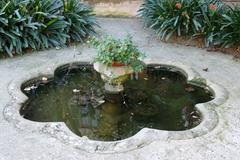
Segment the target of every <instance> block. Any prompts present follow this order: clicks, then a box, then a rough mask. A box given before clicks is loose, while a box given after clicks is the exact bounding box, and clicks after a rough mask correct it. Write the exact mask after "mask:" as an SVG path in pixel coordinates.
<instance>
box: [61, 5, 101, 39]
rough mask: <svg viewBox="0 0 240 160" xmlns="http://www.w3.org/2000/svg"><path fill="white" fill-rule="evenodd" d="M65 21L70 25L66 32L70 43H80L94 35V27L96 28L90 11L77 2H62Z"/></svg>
mask: <svg viewBox="0 0 240 160" xmlns="http://www.w3.org/2000/svg"><path fill="white" fill-rule="evenodd" d="M63 3H64V11H63V15H64V17H65V20H66V21H67V22H68V23H69V24H70V25H68V27H67V28H66V32H67V33H68V34H69V35H70V41H78V42H82V41H83V38H86V37H87V36H88V35H89V34H90V35H93V34H95V31H94V27H93V26H98V25H97V23H96V20H95V17H94V15H93V12H92V10H91V9H90V8H89V7H87V6H86V5H83V4H82V3H81V2H80V1H79V0H63Z"/></svg>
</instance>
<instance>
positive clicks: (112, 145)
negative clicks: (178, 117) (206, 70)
mask: <svg viewBox="0 0 240 160" xmlns="http://www.w3.org/2000/svg"><path fill="white" fill-rule="evenodd" d="M144 62H145V64H147V65H150V64H157V65H160V66H164V67H172V68H173V69H174V70H175V71H179V72H181V73H182V74H183V75H184V76H186V78H187V81H188V83H194V82H195V80H198V79H203V78H201V77H200V75H199V74H198V73H197V72H195V71H194V70H193V69H191V68H189V67H187V66H185V65H183V64H181V63H178V62H166V61H164V62H161V61H159V60H145V61H144ZM67 64H71V63H67ZM72 64H88V62H73V63H72ZM64 65H66V64H61V65H59V66H58V67H53V68H51V70H47V71H43V72H42V73H41V74H40V73H39V72H35V73H29V74H27V75H23V76H22V77H21V78H19V79H16V80H13V81H11V82H10V84H9V86H8V93H9V95H10V97H11V101H10V102H9V103H8V104H7V105H6V106H5V108H4V111H3V115H4V117H5V119H6V120H7V121H8V122H9V123H12V124H13V125H14V126H15V127H16V128H18V129H20V130H27V131H30V132H37V133H43V134H46V135H49V136H52V137H55V138H56V139H58V140H60V141H61V142H63V143H65V144H68V145H70V146H72V147H74V148H77V149H80V150H83V151H86V152H90V153H119V152H126V151H129V150H134V149H137V148H141V147H144V146H145V145H147V144H150V143H151V142H153V141H157V140H162V141H168V140H184V139H192V138H195V137H199V136H203V135H205V134H207V133H209V132H210V131H212V130H213V129H214V128H215V127H216V126H217V124H218V114H217V112H216V111H215V108H216V107H217V106H220V105H222V104H223V103H224V102H225V101H226V100H227V99H228V92H227V91H226V89H225V88H224V87H222V86H220V85H218V84H216V83H213V82H211V81H209V80H205V81H204V83H205V85H206V86H207V87H208V88H209V89H210V90H211V92H212V93H213V94H214V97H215V98H214V99H213V100H212V101H209V102H206V103H201V104H196V105H195V107H196V108H197V109H198V110H199V111H200V113H201V114H202V122H201V123H200V124H199V125H198V126H196V127H194V128H192V129H189V130H185V131H164V130H157V129H150V128H143V129H142V130H140V131H139V132H138V133H137V134H135V135H133V136H132V137H129V138H127V139H123V140H120V141H112V142H102V141H94V140H89V139H87V137H79V136H77V135H75V134H74V133H73V132H72V131H71V130H70V129H69V128H68V127H67V126H66V125H65V123H64V122H47V123H46V122H33V121H30V120H27V119H24V118H23V117H22V116H21V115H20V113H19V110H20V108H21V107H22V105H21V104H22V103H24V102H25V101H26V100H27V99H28V97H27V96H25V95H24V93H23V92H22V91H21V86H22V84H23V83H24V82H26V81H28V80H29V79H32V78H34V77H40V76H47V75H48V77H52V76H53V74H54V72H55V71H56V70H57V69H58V68H60V67H62V66H64ZM195 85H196V84H195Z"/></svg>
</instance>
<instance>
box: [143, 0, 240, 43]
mask: <svg viewBox="0 0 240 160" xmlns="http://www.w3.org/2000/svg"><path fill="white" fill-rule="evenodd" d="M239 10H240V9H239V7H235V8H233V9H232V8H230V7H229V6H227V5H226V4H225V3H223V2H222V1H220V0H145V1H144V3H143V5H142V7H141V9H140V10H139V12H140V16H141V17H142V18H143V19H144V22H145V24H146V26H148V27H150V28H152V29H154V30H156V32H157V34H158V35H159V37H160V38H161V39H162V40H163V39H164V40H168V39H169V38H170V37H171V36H172V35H174V34H175V35H177V36H181V35H184V34H188V35H191V36H193V37H196V36H199V35H200V36H201V37H203V38H204V40H205V45H206V46H207V47H209V46H213V45H217V46H220V45H222V46H224V47H229V46H232V45H236V44H239V41H240V40H239V38H240V34H239V32H240V31H239V30H240V27H239V26H240V11H239Z"/></svg>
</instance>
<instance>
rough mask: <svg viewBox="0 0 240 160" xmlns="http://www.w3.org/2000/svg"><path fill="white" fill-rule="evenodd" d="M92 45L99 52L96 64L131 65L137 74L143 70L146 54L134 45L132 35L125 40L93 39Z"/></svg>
mask: <svg viewBox="0 0 240 160" xmlns="http://www.w3.org/2000/svg"><path fill="white" fill-rule="evenodd" d="M90 43H91V45H92V46H93V47H95V48H96V49H97V50H98V54H97V56H96V57H95V62H100V63H103V64H105V65H108V66H109V65H110V66H111V65H112V64H114V63H118V64H124V65H130V66H131V67H132V68H133V70H134V71H135V72H139V71H141V70H142V69H143V63H142V62H141V60H142V58H144V57H145V54H144V53H142V52H141V51H140V50H139V49H138V48H137V46H136V45H135V44H134V43H133V41H132V37H131V36H130V35H128V36H127V38H125V39H124V40H120V39H114V38H113V37H111V36H105V37H104V38H103V39H100V40H99V39H96V38H93V39H91V41H90Z"/></svg>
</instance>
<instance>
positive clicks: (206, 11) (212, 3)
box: [200, 0, 227, 47]
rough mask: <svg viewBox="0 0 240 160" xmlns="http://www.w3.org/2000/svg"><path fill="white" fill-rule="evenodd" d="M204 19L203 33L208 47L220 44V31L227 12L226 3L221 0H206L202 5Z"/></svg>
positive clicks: (202, 17)
mask: <svg viewBox="0 0 240 160" xmlns="http://www.w3.org/2000/svg"><path fill="white" fill-rule="evenodd" d="M200 9H201V16H200V17H201V19H202V22H201V24H202V33H200V34H201V35H203V37H204V39H205V45H206V46H207V47H209V46H211V45H219V44H220V41H219V32H220V29H221V25H222V24H221V23H222V20H223V16H222V15H223V14H225V13H226V11H227V7H226V5H225V4H224V3H223V2H222V1H219V0H204V1H202V2H201V5H200Z"/></svg>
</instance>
